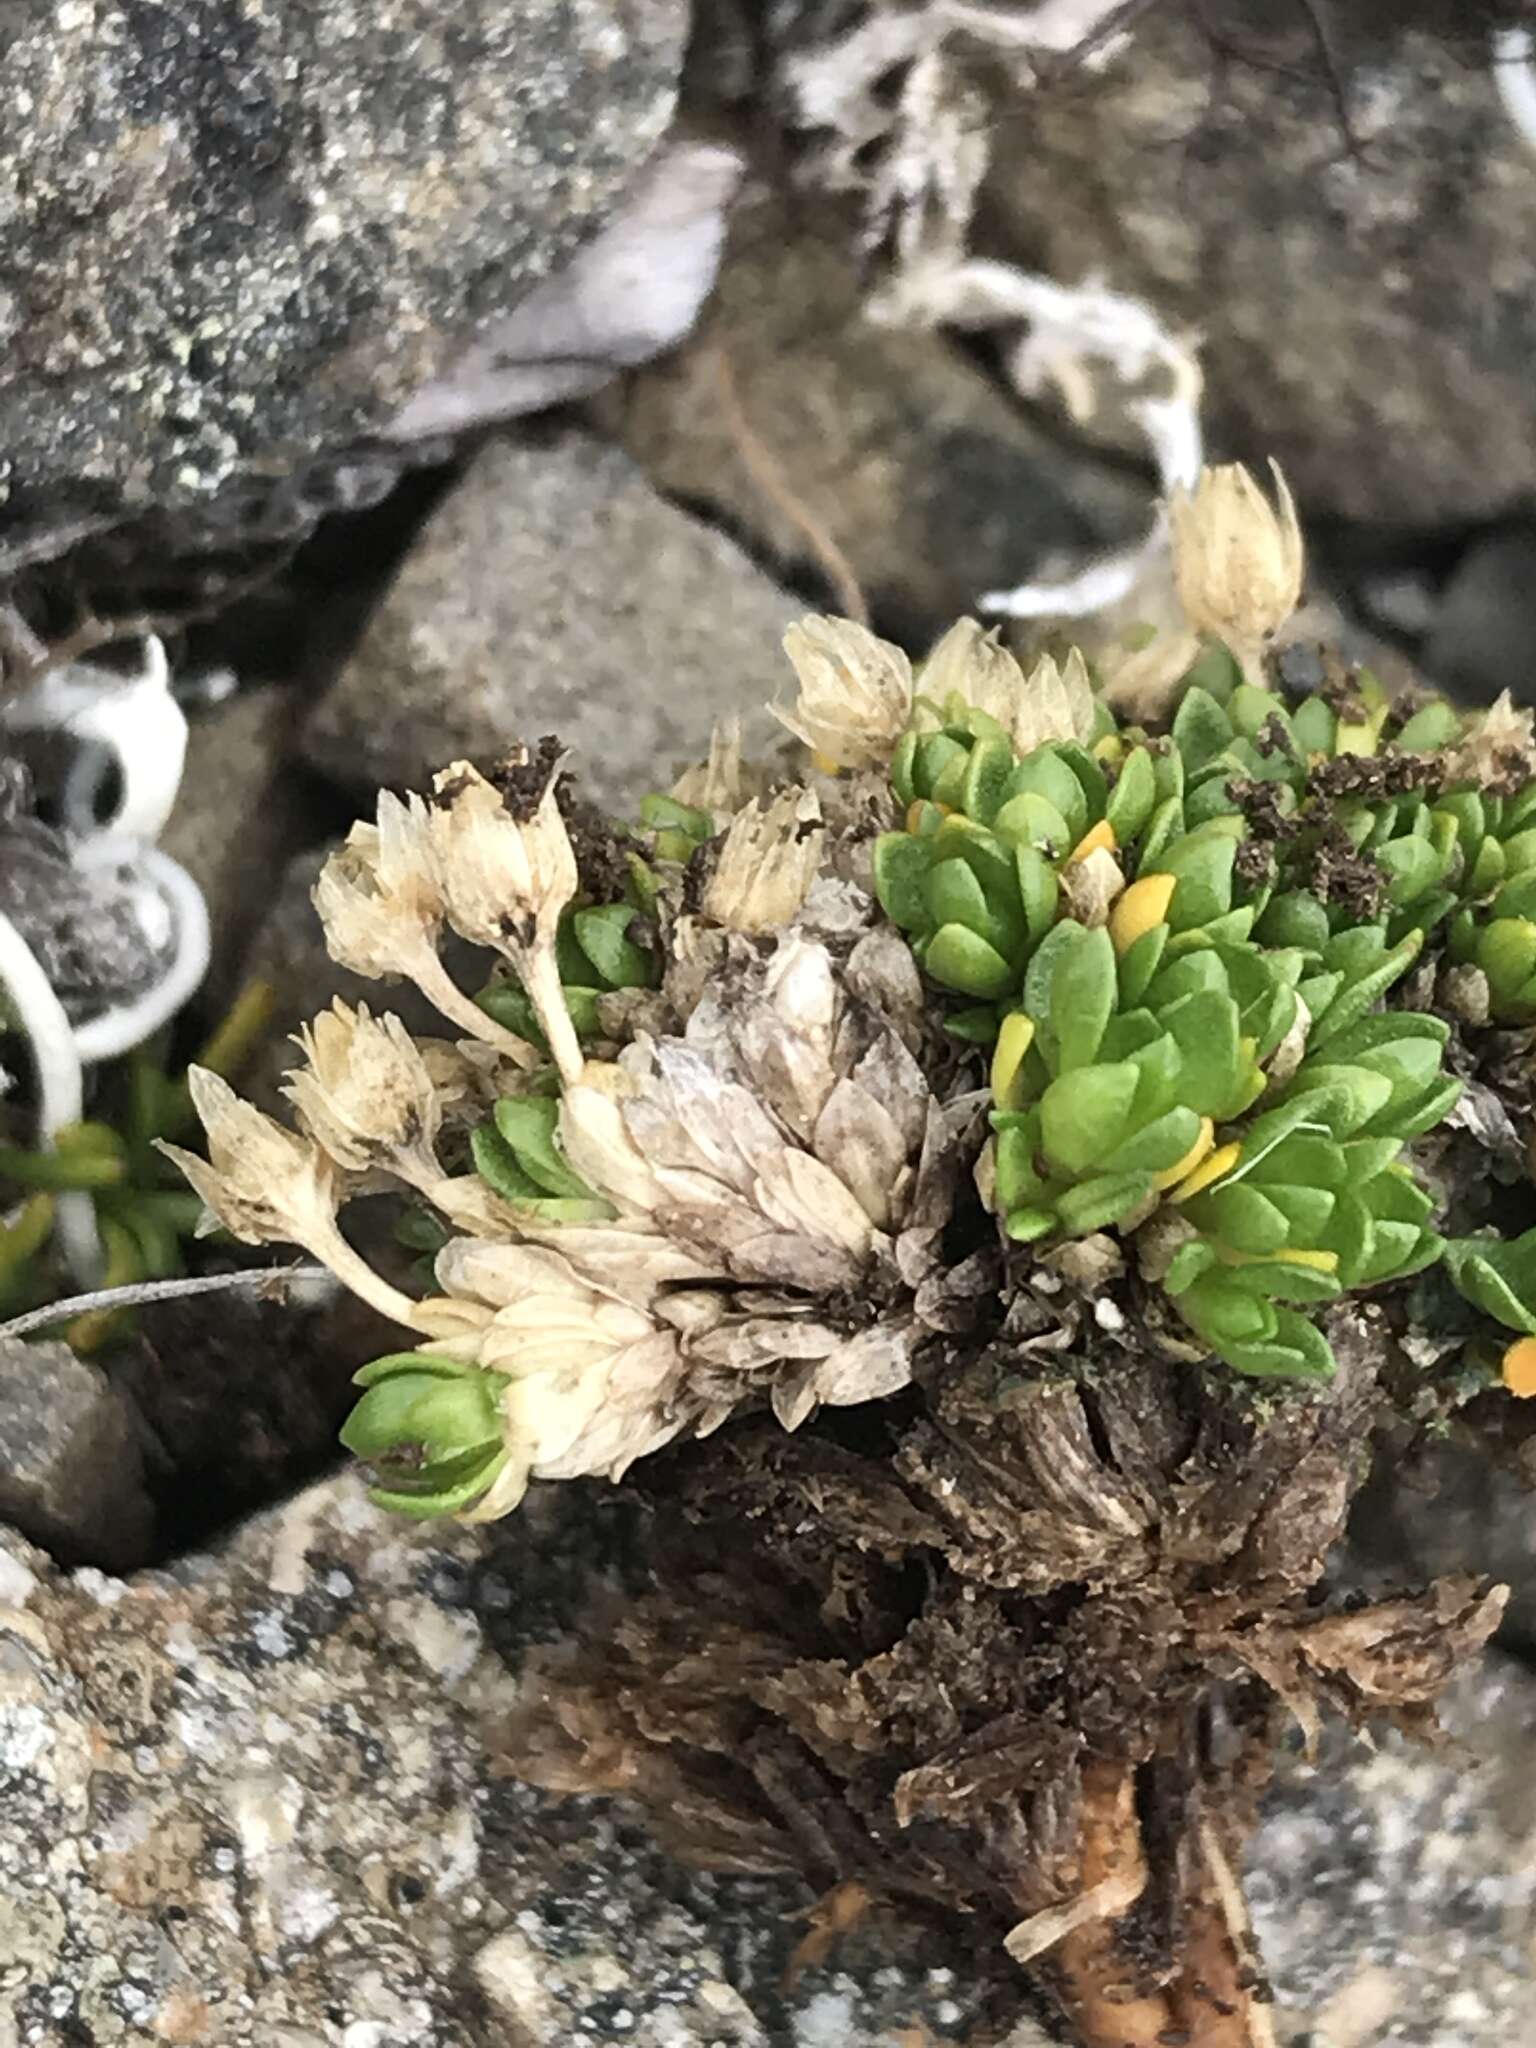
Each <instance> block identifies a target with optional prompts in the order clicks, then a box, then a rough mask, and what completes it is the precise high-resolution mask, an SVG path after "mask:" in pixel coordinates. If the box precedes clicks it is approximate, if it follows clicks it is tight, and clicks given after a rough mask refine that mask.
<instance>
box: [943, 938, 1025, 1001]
mask: <svg viewBox="0 0 1536 2048" xmlns="http://www.w3.org/2000/svg"><path fill="white" fill-rule="evenodd" d="M923 964H924V966H925V967H926V968H927V971H928V973H929V974H930V975H931V976H932V978H933V979H934V980H935V981H937V982H941V983H942V984H943V986H944V987H945V988H952V989H957V990H958V991H959V993H960V994H961V995H963V996H977V997H983V998H991V997H996V996H1004V995H1007V994H1008V992H1009V991H1010V989H1013V988H1015V987H1016V986H1017V984H1018V971H1017V969H1016V968H1014V967H1011V966H1010V965H1009V964H1008V962H1007V961H1006V960H1005V959H1004V958H1003V956H1002V954H1001V953H999V952H998V950H997V948H996V947H995V946H992V945H989V944H988V943H987V941H986V940H985V939H983V938H978V937H977V935H976V933H975V932H973V931H970V930H968V929H967V928H966V926H965V925H963V924H947V925H945V926H943V927H942V929H940V930H939V931H937V932H935V933H934V935H933V939H932V942H931V943H930V945H929V947H928V951H927V954H926V957H925V959H924V963H923Z"/></svg>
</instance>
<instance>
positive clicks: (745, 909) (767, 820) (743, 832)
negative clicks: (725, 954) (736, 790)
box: [701, 789, 826, 932]
mask: <svg viewBox="0 0 1536 2048" xmlns="http://www.w3.org/2000/svg"><path fill="white" fill-rule="evenodd" d="M825 836H826V835H825V833H824V831H823V829H822V824H821V808H820V806H819V805H818V803H817V801H816V796H815V792H814V791H812V790H808V789H787V790H785V791H784V792H783V794H782V795H780V796H777V797H775V798H774V800H773V801H772V802H771V803H770V804H768V805H766V806H764V805H763V804H761V803H752V804H748V806H747V807H746V809H745V810H743V811H740V812H738V813H737V815H736V817H735V818H734V819H733V820H732V821H731V827H730V830H729V831H728V832H727V833H726V835H725V844H724V845H723V846H722V847H721V849H720V857H719V859H718V861H717V862H716V864H715V871H714V873H713V874H712V875H711V876H710V878H709V883H708V886H707V887H706V889H705V891H704V898H703V903H702V906H701V907H702V909H703V912H704V915H705V916H706V917H710V918H713V919H714V921H715V923H716V924H722V925H725V926H727V927H728V928H729V929H730V930H731V931H737V932H772V931H780V930H782V929H783V927H784V926H785V925H787V924H788V923H789V922H790V920H791V919H792V918H793V917H794V915H795V913H796V912H797V911H798V910H799V908H800V906H801V904H802V903H804V901H805V898H806V893H807V891H808V890H809V889H810V886H811V883H812V882H813V881H814V880H815V879H816V874H817V871H818V869H819V868H820V866H821V851H822V845H823V843H824V840H825Z"/></svg>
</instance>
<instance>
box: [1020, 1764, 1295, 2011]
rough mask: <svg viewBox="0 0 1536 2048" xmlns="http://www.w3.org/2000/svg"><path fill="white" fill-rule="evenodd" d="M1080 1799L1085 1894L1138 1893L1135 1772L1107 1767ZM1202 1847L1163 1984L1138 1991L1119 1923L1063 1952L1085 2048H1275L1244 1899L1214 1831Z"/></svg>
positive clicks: (1065, 2001)
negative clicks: (1179, 1943)
mask: <svg viewBox="0 0 1536 2048" xmlns="http://www.w3.org/2000/svg"><path fill="white" fill-rule="evenodd" d="M1082 1797H1083V1805H1082V1832H1081V1837H1080V1841H1081V1851H1082V1877H1083V1881H1084V1883H1085V1885H1087V1886H1099V1885H1105V1884H1123V1885H1124V1886H1125V1888H1126V1889H1127V1890H1129V1889H1130V1888H1131V1887H1132V1886H1133V1885H1134V1886H1135V1888H1136V1890H1137V1891H1138V1892H1139V1891H1140V1889H1141V1888H1142V1885H1143V1884H1144V1883H1145V1882H1146V1879H1147V1855H1146V1847H1145V1843H1144V1841H1143V1837H1142V1831H1141V1823H1140V1821H1139V1818H1138V1815H1137V1807H1136V1774H1135V1770H1134V1768H1133V1767H1132V1766H1131V1765H1130V1764H1128V1763H1122V1762H1118V1761H1110V1760H1108V1759H1104V1760H1100V1761H1097V1762H1095V1763H1092V1764H1090V1765H1089V1766H1088V1767H1087V1769H1086V1770H1085V1771H1084V1772H1083V1781H1082ZM1199 1843H1200V1852H1201V1865H1200V1869H1199V1873H1198V1879H1197V1884H1196V1887H1195V1888H1194V1891H1193V1896H1192V1898H1191V1900H1190V1903H1189V1906H1188V1908H1187V1912H1186V1918H1185V1934H1184V1943H1183V1952H1182V1955H1181V1957H1180V1959H1179V1962H1178V1966H1177V1968H1176V1970H1175V1972H1174V1974H1173V1975H1171V1976H1170V1977H1168V1979H1167V1981H1166V1982H1164V1983H1162V1984H1158V1985H1155V1986H1151V1987H1147V1986H1145V1985H1143V1984H1141V1983H1139V1982H1138V1969H1137V1965H1136V1962H1135V1960H1134V1959H1133V1957H1132V1956H1131V1955H1130V1954H1129V1953H1128V1952H1127V1948H1126V1946H1125V1945H1124V1943H1123V1922H1121V1921H1120V1920H1117V1919H1113V1918H1105V1919H1095V1920H1091V1921H1088V1922H1087V1923H1086V1924H1085V1925H1083V1926H1080V1927H1077V1928H1074V1929H1073V1930H1072V1931H1071V1932H1070V1933H1069V1934H1067V1935H1066V1936H1065V1937H1064V1938H1063V1939H1062V1941H1061V1942H1060V1944H1059V1945H1058V1947H1057V1950H1056V1952H1055V1955H1054V1958H1053V1959H1052V1962H1051V1965H1050V1972H1049V1974H1050V1977H1051V1980H1052V1983H1053V1986H1054V1989H1055V1992H1056V1996H1057V1998H1058V1999H1059V2000H1060V2002H1061V2005H1062V2007H1063V2008H1064V2010H1065V2012H1066V2013H1067V2016H1068V2017H1069V2019H1070V2020H1071V2022H1072V2025H1073V2027H1074V2029H1075V2035H1076V2040H1077V2042H1078V2048H1167V2044H1168V2043H1170V2042H1178V2043H1179V2048H1274V2030H1273V2028H1272V2027H1271V2025H1270V2023H1269V2015H1268V2013H1267V2012H1266V2011H1265V2010H1264V2008H1263V2007H1262V2006H1261V2005H1260V2004H1258V2003H1257V2002H1256V2001H1255V1999H1254V1996H1253V1993H1252V1990H1251V1988H1250V1987H1251V1984H1252V1981H1253V1977H1252V1972H1251V1971H1250V1970H1249V1968H1248V1967H1247V1963H1246V1956H1245V1950H1246V1946H1247V1918H1246V1914H1245V1913H1244V1912H1243V1908H1242V1900H1241V1894H1240V1893H1239V1892H1238V1889H1237V1885H1236V1882H1235V1880H1234V1879H1233V1876H1232V1871H1231V1865H1230V1864H1229V1862H1228V1861H1227V1858H1226V1855H1225V1853H1224V1851H1223V1850H1222V1849H1221V1845H1220V1842H1219V1839H1218V1837H1217V1835H1216V1831H1215V1829H1214V1827H1213V1826H1212V1825H1211V1824H1210V1823H1209V1822H1207V1823H1204V1824H1203V1825H1202V1827H1201V1829H1200V1832H1199ZM1234 1915H1235V1916H1236V1920H1235V1924H1234Z"/></svg>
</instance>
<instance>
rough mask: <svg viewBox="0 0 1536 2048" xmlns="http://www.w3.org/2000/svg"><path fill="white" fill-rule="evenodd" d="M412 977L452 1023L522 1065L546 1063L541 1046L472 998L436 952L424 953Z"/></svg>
mask: <svg viewBox="0 0 1536 2048" xmlns="http://www.w3.org/2000/svg"><path fill="white" fill-rule="evenodd" d="M411 979H412V980H413V981H414V982H415V984H416V986H417V987H418V988H419V989H420V990H421V992H422V994H423V995H424V996H425V997H426V998H427V1001H428V1002H429V1003H432V1004H433V1005H434V1006H435V1007H436V1008H437V1009H439V1010H441V1011H442V1013H443V1015H444V1016H445V1017H446V1018H447V1019H448V1020H449V1022H450V1023H453V1024H457V1025H459V1026H460V1027H461V1028H462V1029H463V1030H464V1031H466V1032H468V1034H469V1036H470V1037H471V1038H478V1039H481V1040H483V1041H484V1043H485V1044H486V1045H493V1046H495V1048H496V1050H497V1051H498V1052H500V1053H505V1054H506V1056H507V1058H508V1059H509V1060H513V1061H515V1062H516V1064H517V1065H518V1066H520V1067H523V1068H528V1069H531V1068H533V1067H537V1066H539V1065H540V1064H541V1063H542V1059H543V1055H542V1054H541V1053H540V1051H539V1049H538V1047H537V1046H534V1045H530V1044H529V1043H528V1040H527V1039H526V1038H519V1037H518V1036H517V1033H516V1032H515V1031H509V1030H508V1029H507V1028H506V1026H505V1025H504V1024H498V1023H497V1022H496V1020H495V1018H494V1017H489V1016H487V1015H486V1013H485V1011H484V1010H482V1009H481V1007H480V1005H479V1004H478V1003H477V1002H475V1001H474V1000H473V998H472V997H470V996H467V995H465V993H464V991H463V990H462V989H461V988H460V987H459V986H458V985H457V983H456V982H455V981H454V980H453V978H452V977H451V975H450V974H449V973H448V970H447V968H446V967H444V965H443V963H442V961H441V960H439V959H438V957H437V955H436V953H432V952H424V953H423V954H422V956H421V958H420V959H419V960H418V961H417V962H416V963H415V964H414V965H413V966H412V968H411Z"/></svg>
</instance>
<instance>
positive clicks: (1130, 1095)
mask: <svg viewBox="0 0 1536 2048" xmlns="http://www.w3.org/2000/svg"><path fill="white" fill-rule="evenodd" d="M1137 1080H1138V1069H1137V1068H1136V1066H1135V1065H1134V1064H1133V1063H1132V1062H1131V1061H1129V1060H1117V1061H1113V1062H1111V1063H1109V1064H1106V1065H1103V1066H1087V1067H1077V1068H1075V1069H1074V1070H1073V1071H1072V1072H1070V1073H1066V1074H1062V1075H1060V1076H1058V1078H1057V1079H1056V1080H1054V1081H1052V1083H1051V1084H1050V1086H1049V1087H1048V1088H1047V1089H1046V1091H1045V1094H1044V1095H1043V1096H1042V1097H1041V1101H1040V1132H1041V1141H1042V1145H1043V1148H1044V1151H1045V1153H1046V1156H1047V1157H1048V1159H1049V1160H1050V1162H1051V1164H1052V1166H1053V1167H1054V1168H1056V1169H1058V1170H1059V1171H1061V1172H1062V1173H1065V1174H1081V1173H1086V1172H1087V1171H1088V1170H1089V1169H1090V1168H1091V1167H1093V1166H1095V1165H1096V1163H1097V1162H1098V1161H1099V1160H1100V1159H1102V1158H1104V1157H1105V1156H1106V1154H1108V1153H1109V1152H1111V1151H1113V1150H1114V1148H1115V1146H1116V1145H1117V1144H1119V1143H1120V1142H1121V1141H1122V1138H1123V1136H1124V1134H1125V1129H1126V1124H1127V1121H1128V1119H1129V1117H1130V1114H1131V1107H1132V1104H1133V1103H1134V1102H1135V1100H1136V1083H1137Z"/></svg>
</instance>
